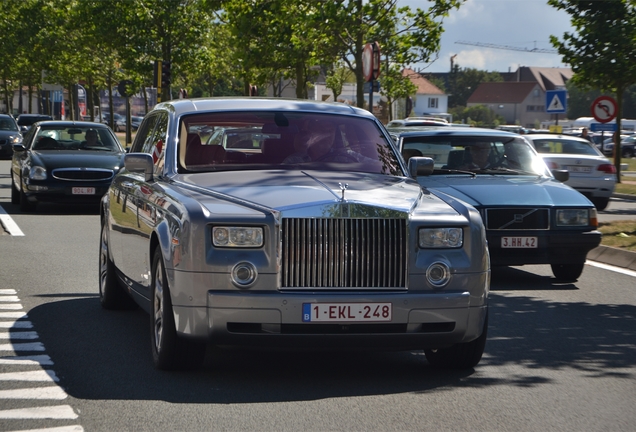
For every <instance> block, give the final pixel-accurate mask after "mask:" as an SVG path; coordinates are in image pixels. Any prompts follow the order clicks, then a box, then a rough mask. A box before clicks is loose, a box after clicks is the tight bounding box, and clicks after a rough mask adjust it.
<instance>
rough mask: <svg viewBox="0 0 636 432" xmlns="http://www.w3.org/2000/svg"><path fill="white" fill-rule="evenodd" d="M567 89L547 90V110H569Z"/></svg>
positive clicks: (555, 112) (554, 112)
mask: <svg viewBox="0 0 636 432" xmlns="http://www.w3.org/2000/svg"><path fill="white" fill-rule="evenodd" d="M567 95H568V92H567V90H548V91H546V92H545V112H547V113H550V114H558V113H564V112H566V111H567V109H566V108H567Z"/></svg>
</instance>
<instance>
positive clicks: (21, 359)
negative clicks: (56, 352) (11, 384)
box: [0, 354, 53, 366]
mask: <svg viewBox="0 0 636 432" xmlns="http://www.w3.org/2000/svg"><path fill="white" fill-rule="evenodd" d="M0 364H11V365H13V364H20V365H32V366H35V365H39V366H50V365H52V364H53V360H51V357H49V356H48V355H46V354H42V355H34V356H11V357H0Z"/></svg>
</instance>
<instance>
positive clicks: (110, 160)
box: [31, 150, 125, 170]
mask: <svg viewBox="0 0 636 432" xmlns="http://www.w3.org/2000/svg"><path fill="white" fill-rule="evenodd" d="M124 155H125V153H123V152H105V151H104V152H98V151H81V150H80V151H78V150H70V151H60V150H48V151H41V152H40V151H33V152H31V159H32V164H33V165H42V166H44V167H46V168H47V169H48V170H52V169H56V168H66V167H73V168H83V167H86V168H104V169H115V168H119V167H121V166H123V159H124Z"/></svg>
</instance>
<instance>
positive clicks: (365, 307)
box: [303, 303, 392, 322]
mask: <svg viewBox="0 0 636 432" xmlns="http://www.w3.org/2000/svg"><path fill="white" fill-rule="evenodd" d="M391 315H392V305H391V303H303V322H318V321H323V322H324V321H332V322H351V321H363V322H372V321H391Z"/></svg>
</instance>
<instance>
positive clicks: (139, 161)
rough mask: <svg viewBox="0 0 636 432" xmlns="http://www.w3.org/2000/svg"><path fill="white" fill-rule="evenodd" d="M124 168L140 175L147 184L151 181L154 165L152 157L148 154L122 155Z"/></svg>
mask: <svg viewBox="0 0 636 432" xmlns="http://www.w3.org/2000/svg"><path fill="white" fill-rule="evenodd" d="M124 167H126V170H128V171H130V172H134V173H142V174H143V175H144V180H145V181H147V182H149V181H151V180H152V177H153V171H154V164H153V162H152V155H149V154H148V153H128V154H126V155H124Z"/></svg>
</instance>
